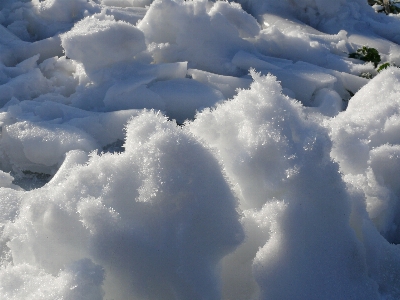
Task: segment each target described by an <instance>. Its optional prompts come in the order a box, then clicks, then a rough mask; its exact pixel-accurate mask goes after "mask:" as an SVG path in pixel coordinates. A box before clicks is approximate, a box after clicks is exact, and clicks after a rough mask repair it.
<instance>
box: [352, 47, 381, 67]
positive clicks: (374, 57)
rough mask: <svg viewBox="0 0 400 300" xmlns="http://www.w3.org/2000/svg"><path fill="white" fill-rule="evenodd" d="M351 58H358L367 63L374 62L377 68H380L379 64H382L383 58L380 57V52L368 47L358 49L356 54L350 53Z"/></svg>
mask: <svg viewBox="0 0 400 300" xmlns="http://www.w3.org/2000/svg"><path fill="white" fill-rule="evenodd" d="M349 57H350V58H356V59H359V60H362V61H365V62H369V61H370V62H372V63H373V64H374V66H375V68H376V67H378V64H379V63H380V62H381V56H380V55H379V52H378V50H376V49H375V48H370V47H368V46H363V47H362V48H360V49H357V52H355V53H350V54H349Z"/></svg>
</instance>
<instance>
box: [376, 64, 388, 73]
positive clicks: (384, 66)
mask: <svg viewBox="0 0 400 300" xmlns="http://www.w3.org/2000/svg"><path fill="white" fill-rule="evenodd" d="M390 66H391V64H390V63H388V62H387V63H384V64H381V65H380V66H379V68H378V69H377V71H378V73H379V72H381V71H383V70H385V69H387V68H388V67H390Z"/></svg>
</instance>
